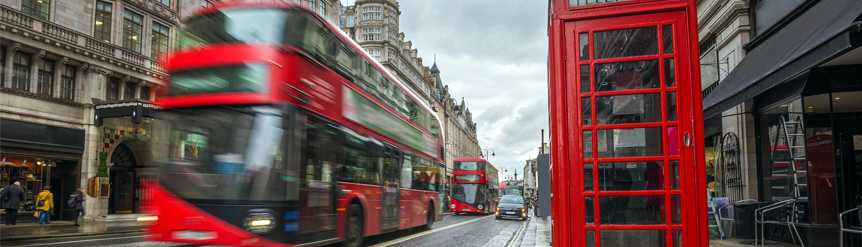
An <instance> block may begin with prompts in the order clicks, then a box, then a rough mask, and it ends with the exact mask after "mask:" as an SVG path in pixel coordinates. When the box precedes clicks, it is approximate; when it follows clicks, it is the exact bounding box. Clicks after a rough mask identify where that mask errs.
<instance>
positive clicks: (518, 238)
mask: <svg viewBox="0 0 862 247" xmlns="http://www.w3.org/2000/svg"><path fill="white" fill-rule="evenodd" d="M532 220H533V217H528V218H527V220H525V221H524V225H523V226H522V227H521V229H518V232H516V233H515V235H514V236H512V240H509V243H508V244H506V247H516V246H520V245H521V243H520V242H522V241H523V240H524V234H526V232H527V228H529V226H530V221H532ZM516 243H517V244H516Z"/></svg>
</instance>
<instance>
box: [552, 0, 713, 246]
mask: <svg viewBox="0 0 862 247" xmlns="http://www.w3.org/2000/svg"><path fill="white" fill-rule="evenodd" d="M687 30H688V27H687V22H686V18H685V12H684V11H672V12H659V13H651V14H640V15H629V16H621V17H610V18H597V19H589V20H578V21H569V22H565V42H566V44H565V47H566V56H567V59H566V62H565V63H566V64H565V66H566V89H567V92H566V93H567V97H566V98H567V102H566V105H567V108H568V113H567V114H568V115H569V117H568V119H569V122H568V123H569V125H570V126H569V127H568V129H569V130H570V131H573V132H574V133H569V135H570V136H572V137H573V138H569V143H568V146H569V147H571V148H570V153H569V157H570V159H569V160H570V161H572V163H571V164H570V167H571V169H570V171H571V177H572V178H573V179H572V181H573V182H572V184H571V187H570V188H572V190H573V191H570V195H572V196H571V198H570V199H569V200H571V205H572V208H574V209H579V208H583V209H585V210H572V217H571V220H572V222H571V226H572V228H571V229H572V231H573V233H572V235H573V239H572V241H573V245H574V246H601V247H618V246H643V247H653V246H655V247H658V246H662V247H669V246H697V243H698V240H697V238H698V233H697V232H696V231H698V230H702V228H699V227H696V224H697V223H698V222H697V218H696V212H695V210H706V209H705V208H698V207H696V206H694V205H698V204H696V203H695V200H696V198H697V196H696V190H698V189H699V190H704V191H705V190H706V188H705V187H704V188H698V186H697V185H696V184H695V181H696V180H695V179H694V178H695V174H696V173H695V169H694V166H695V162H694V160H695V159H694V157H695V153H694V149H693V145H692V140H691V138H694V137H693V133H695V132H694V128H693V123H692V121H693V120H694V118H695V114H694V111H696V110H700V109H695V108H696V107H697V106H698V105H699V104H695V102H693V100H694V99H695V98H696V99H698V100H699V99H700V97H692V96H693V95H692V94H693V93H695V92H694V91H695V90H693V88H692V84H693V83H694V82H696V80H693V79H692V78H693V77H692V75H691V74H690V71H691V69H692V68H690V67H691V65H690V64H691V62H690V61H689V59H691V58H690V55H691V54H689V49H687V47H690V44H689V43H688V39H687V38H686V37H688V36H687V35H688V34H687V33H686V32H687ZM697 88H698V89H699V88H700V87H699V86H698V87H697ZM697 91H698V92H697V93H699V90H697ZM698 96H699V95H698ZM580 178H583V179H580ZM574 181H579V182H574ZM580 212H583V213H580ZM580 236H583V237H580Z"/></svg>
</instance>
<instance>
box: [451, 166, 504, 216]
mask: <svg viewBox="0 0 862 247" xmlns="http://www.w3.org/2000/svg"><path fill="white" fill-rule="evenodd" d="M454 168H455V169H454V170H453V171H452V176H453V177H452V191H451V192H450V196H451V198H452V199H451V200H450V202H449V211H450V212H455V215H459V214H461V213H484V214H491V213H494V210H495V208H496V207H497V200H496V199H495V196H496V195H497V187H498V184H497V168H496V167H494V165H491V163H489V162H488V161H486V160H484V159H479V158H460V159H455V161H454Z"/></svg>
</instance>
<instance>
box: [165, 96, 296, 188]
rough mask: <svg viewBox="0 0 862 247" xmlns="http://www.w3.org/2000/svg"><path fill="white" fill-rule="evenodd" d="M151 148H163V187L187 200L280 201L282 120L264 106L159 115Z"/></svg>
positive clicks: (282, 186) (167, 112)
mask: <svg viewBox="0 0 862 247" xmlns="http://www.w3.org/2000/svg"><path fill="white" fill-rule="evenodd" d="M159 116H160V119H162V120H163V121H164V122H163V123H162V124H161V126H160V127H159V128H158V129H156V133H155V134H154V138H153V140H154V141H155V142H156V143H155V145H156V146H159V147H163V148H166V149H167V150H164V152H163V153H164V154H163V155H157V156H156V157H154V159H156V160H157V162H158V163H160V175H159V177H160V181H161V183H162V185H163V186H164V187H165V188H167V189H168V190H170V191H171V192H173V193H174V194H176V195H177V196H178V197H180V198H183V199H185V200H187V201H190V202H201V203H219V204H253V203H267V202H270V201H272V202H277V201H283V200H285V199H286V198H285V193H284V191H285V189H286V183H282V182H281V181H282V179H281V176H282V175H281V171H283V170H284V167H282V166H284V163H283V162H282V161H283V160H285V157H284V153H283V152H282V148H281V143H283V140H282V139H283V138H282V136H283V135H282V133H283V132H284V127H283V126H282V123H283V122H284V121H283V119H282V116H281V115H279V114H278V111H277V110H275V109H273V108H269V107H246V108H228V107H221V108H212V109H195V110H171V111H165V112H163V113H161V114H160V115H159Z"/></svg>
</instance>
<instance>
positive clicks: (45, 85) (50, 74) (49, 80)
mask: <svg viewBox="0 0 862 247" xmlns="http://www.w3.org/2000/svg"><path fill="white" fill-rule="evenodd" d="M38 67H39V75H38V76H39V77H38V78H37V82H36V93H38V94H44V95H51V94H52V92H51V91H53V90H52V89H53V88H54V87H53V86H54V61H51V60H45V59H41V60H39V66H38Z"/></svg>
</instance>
